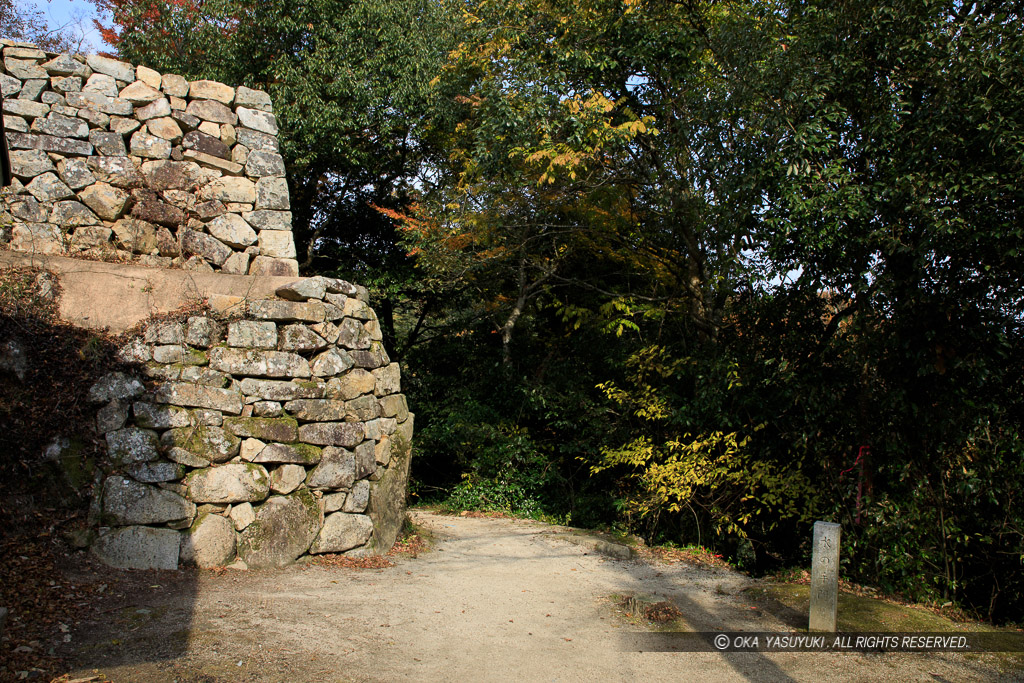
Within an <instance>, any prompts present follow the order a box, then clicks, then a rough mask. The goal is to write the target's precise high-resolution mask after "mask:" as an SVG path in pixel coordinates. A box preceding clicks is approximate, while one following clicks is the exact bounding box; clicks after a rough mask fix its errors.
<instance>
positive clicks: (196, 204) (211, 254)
mask: <svg viewBox="0 0 1024 683" xmlns="http://www.w3.org/2000/svg"><path fill="white" fill-rule="evenodd" d="M0 46H3V63H2V68H0V88H2V91H3V99H4V103H3V120H4V131H5V132H6V134H7V141H8V146H9V148H10V157H11V164H12V170H13V174H14V176H15V181H14V183H13V186H12V187H10V188H8V189H6V190H4V193H3V205H2V207H0V210H2V212H0V225H2V227H0V243H3V244H6V245H8V248H10V249H12V250H16V251H24V252H33V253H43V254H65V255H70V256H74V255H82V256H85V257H91V258H98V259H103V260H121V261H124V260H133V261H135V262H140V263H142V264H145V265H152V266H158V267H165V268H170V267H182V268H186V269H191V270H213V271H222V272H225V273H234V274H246V273H249V274H262V275H285V276H288V275H291V276H297V275H298V264H297V262H296V260H295V245H294V241H293V239H292V233H291V212H290V211H289V209H290V204H289V196H288V185H287V182H286V180H285V168H284V161H283V159H282V157H281V155H280V154H279V153H278V152H279V149H278V140H277V132H278V129H277V121H276V120H275V118H274V114H273V107H272V106H271V101H270V97H269V96H268V95H267V94H266V93H265V92H262V91H259V90H252V89H249V88H246V87H238V88H234V87H231V86H228V85H225V84H223V83H217V82H214V81H205V80H200V81H191V82H189V81H187V80H185V79H184V78H182V77H181V76H175V75H173V74H160V73H157V72H156V71H154V70H152V69H149V68H147V67H145V66H138V67H136V66H132V65H130V64H127V63H125V62H121V61H117V60H115V59H109V58H106V57H101V56H98V55H88V56H83V55H67V54H55V53H50V52H44V51H43V50H40V49H38V48H37V47H35V46H34V45H30V44H26V43H14V42H11V41H9V40H0Z"/></svg>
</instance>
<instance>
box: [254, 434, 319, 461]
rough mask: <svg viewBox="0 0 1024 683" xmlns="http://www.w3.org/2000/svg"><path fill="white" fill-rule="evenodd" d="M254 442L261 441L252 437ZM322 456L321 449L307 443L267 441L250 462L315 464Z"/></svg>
mask: <svg viewBox="0 0 1024 683" xmlns="http://www.w3.org/2000/svg"><path fill="white" fill-rule="evenodd" d="M252 441H255V442H256V443H261V442H259V441H258V440H257V439H253V440H252ZM321 457H322V449H320V448H317V447H316V446H311V445H309V444H308V443H295V444H284V443H268V444H266V445H264V446H263V447H262V448H260V450H259V452H258V453H257V454H256V455H255V456H254V457H253V458H252V462H258V463H264V464H275V463H277V464H280V463H291V464H296V465H316V464H317V463H318V462H320V459H321Z"/></svg>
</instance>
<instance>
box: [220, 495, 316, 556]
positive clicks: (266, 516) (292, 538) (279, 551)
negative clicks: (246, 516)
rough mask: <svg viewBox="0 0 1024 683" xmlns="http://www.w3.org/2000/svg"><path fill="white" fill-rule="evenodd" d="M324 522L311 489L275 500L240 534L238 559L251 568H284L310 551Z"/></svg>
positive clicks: (260, 508)
mask: <svg viewBox="0 0 1024 683" xmlns="http://www.w3.org/2000/svg"><path fill="white" fill-rule="evenodd" d="M322 524H323V518H322V516H321V513H320V506H319V505H318V504H317V502H316V499H315V498H314V497H313V495H312V494H311V493H310V492H309V490H308V489H300V490H298V491H296V492H295V493H292V494H289V495H287V496H274V497H272V498H270V499H269V500H267V502H266V503H264V504H263V505H261V506H260V507H259V509H257V511H256V520H255V521H254V522H252V523H251V524H249V526H247V527H246V528H245V530H244V531H242V532H241V533H240V534H239V540H238V556H239V557H240V558H241V559H242V560H243V561H244V562H245V563H246V564H247V565H248V566H249V567H251V568H254V569H259V568H266V567H283V566H285V565H289V564H291V563H292V562H294V561H295V560H296V559H297V558H298V557H299V556H300V555H302V554H303V553H305V552H306V551H307V550H309V546H310V545H311V544H312V543H313V539H315V538H316V536H317V533H318V532H319V531H320V527H321V526H322Z"/></svg>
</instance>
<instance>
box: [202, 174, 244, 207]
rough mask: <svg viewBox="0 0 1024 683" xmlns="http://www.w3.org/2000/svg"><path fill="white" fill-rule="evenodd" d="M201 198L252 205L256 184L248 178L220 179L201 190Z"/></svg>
mask: <svg viewBox="0 0 1024 683" xmlns="http://www.w3.org/2000/svg"><path fill="white" fill-rule="evenodd" d="M202 198H203V199H205V200H213V199H217V200H220V201H222V202H237V203H240V204H252V203H253V202H255V201H256V184H255V183H254V182H252V181H251V180H249V179H248V178H220V179H219V180H214V181H213V182H212V183H210V184H209V185H207V186H206V187H204V188H203V190H202Z"/></svg>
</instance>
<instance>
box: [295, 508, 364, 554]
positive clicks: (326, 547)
mask: <svg viewBox="0 0 1024 683" xmlns="http://www.w3.org/2000/svg"><path fill="white" fill-rule="evenodd" d="M372 533H373V522H372V521H371V520H370V518H369V517H367V516H366V515H350V514H348V513H345V512H335V513H334V514H332V515H329V516H328V517H327V519H325V520H324V526H323V529H321V530H320V534H319V535H318V536H317V538H316V540H315V541H313V545H312V547H311V548H310V549H309V552H311V553H314V554H319V553H343V552H345V551H346V550H351V549H352V548H358V547H359V546H361V545H363V544H365V543H366V542H367V541H368V540H369V539H370V535H371V534H372Z"/></svg>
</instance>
